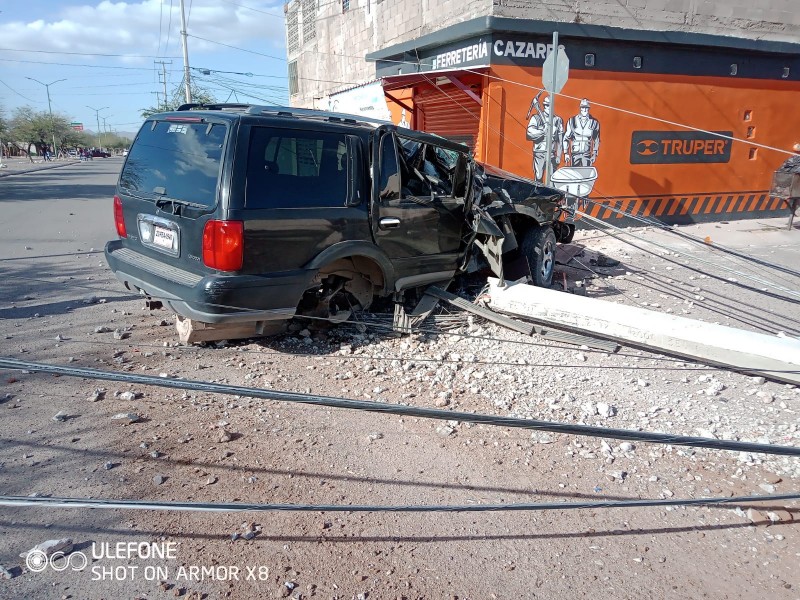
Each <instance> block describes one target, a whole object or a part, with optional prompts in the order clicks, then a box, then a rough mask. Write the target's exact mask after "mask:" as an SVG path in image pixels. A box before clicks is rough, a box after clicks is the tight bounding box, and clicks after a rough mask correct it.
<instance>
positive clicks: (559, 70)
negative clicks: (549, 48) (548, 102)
mask: <svg viewBox="0 0 800 600" xmlns="http://www.w3.org/2000/svg"><path fill="white" fill-rule="evenodd" d="M568 77H569V57H568V56H567V53H566V52H564V46H559V47H558V51H557V52H551V53H550V54H548V55H547V58H546V59H545V61H544V66H543V67H542V83H543V84H544V89H546V90H547V91H548V92H550V93H552V94H558V93H559V92H560V91H561V90H562V89H563V88H564V84H565V83H567V79H568Z"/></svg>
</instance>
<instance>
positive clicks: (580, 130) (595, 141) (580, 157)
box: [564, 98, 600, 167]
mask: <svg viewBox="0 0 800 600" xmlns="http://www.w3.org/2000/svg"><path fill="white" fill-rule="evenodd" d="M590 108H591V104H590V103H589V100H587V99H586V98H584V99H583V100H581V104H580V111H579V112H578V114H577V115H575V116H574V117H570V118H569V119H568V120H567V132H566V134H565V135H564V164H566V165H568V166H572V167H593V166H594V163H595V161H596V160H597V153H598V152H599V151H600V121H598V120H597V119H595V118H594V117H593V116H592V115H591V114H590V113H589V109H590Z"/></svg>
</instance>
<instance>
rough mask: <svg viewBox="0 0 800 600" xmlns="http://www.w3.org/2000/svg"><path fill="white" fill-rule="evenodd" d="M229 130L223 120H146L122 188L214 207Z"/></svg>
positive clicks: (135, 192)
mask: <svg viewBox="0 0 800 600" xmlns="http://www.w3.org/2000/svg"><path fill="white" fill-rule="evenodd" d="M226 133H227V127H226V126H225V125H224V124H220V123H185V122H176V121H148V122H146V123H145V124H144V125H143V126H142V129H141V131H139V135H137V136H136V141H135V142H134V143H133V146H131V150H130V153H129V154H128V160H127V161H126V162H125V168H124V169H123V171H122V174H121V175H120V180H119V183H120V188H121V189H122V190H124V191H126V192H129V193H132V194H140V195H142V196H146V197H160V196H166V197H168V198H173V199H175V200H183V201H185V202H191V203H192V204H200V205H203V206H214V204H216V198H217V181H218V179H219V172H220V157H221V155H222V145H223V144H224V142H225V134H226Z"/></svg>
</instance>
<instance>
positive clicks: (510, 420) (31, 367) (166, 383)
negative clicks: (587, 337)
mask: <svg viewBox="0 0 800 600" xmlns="http://www.w3.org/2000/svg"><path fill="white" fill-rule="evenodd" d="M0 367H5V368H7V369H15V370H25V371H38V372H42V373H52V374H54V375H66V376H68V377H87V378H90V379H101V380H106V381H118V382H122V383H135V384H140V385H153V386H156V387H167V388H173V389H180V390H190V391H196V392H211V393H217V394H226V395H230V396H249V397H252V398H261V399H265V400H277V401H279V402H292V403H299V404H313V405H317V406H326V407H329V408H346V409H351V410H363V411H368V412H378V413H384V414H390V415H400V416H404V417H420V418H423V419H436V420H440V421H463V422H468V423H482V424H485V425H494V426H499V427H517V428H522V429H533V430H536V431H548V432H550V433H563V434H569V435H584V436H589V437H600V438H609V439H616V440H626V441H632V442H647V443H654V444H671V445H675V446H692V447H695V448H708V449H711V450H728V451H731V452H755V453H763V454H771V455H776V456H793V457H800V448H797V447H794V446H779V445H777V444H757V443H753V442H737V441H730V440H717V439H714V438H700V437H691V436H683V435H673V434H668V433H648V432H643V431H633V430H629V429H613V428H605V427H595V426H591V425H570V424H566V423H557V422H554V421H540V420H536V419H521V418H516V417H498V416H495V415H484V414H479V413H469V412H461V411H449V410H440V409H435V408H422V407H412V406H404V405H396V404H389V403H386V402H367V401H364V400H349V399H346V398H337V397H333V396H317V395H312V394H299V393H296V392H282V391H278V390H261V389H256V388H249V387H243V386H234V385H223V384H219V383H207V382H204V381H195V380H190V379H186V380H178V379H167V378H163V377H152V376H148V375H132V374H130V373H114V372H111V371H100V370H98V369H88V368H75V367H64V366H59V365H49V364H45V363H34V362H25V361H21V360H16V359H13V358H0Z"/></svg>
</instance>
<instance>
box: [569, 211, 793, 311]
mask: <svg viewBox="0 0 800 600" xmlns="http://www.w3.org/2000/svg"><path fill="white" fill-rule="evenodd" d="M580 215H581V217H582V218H583V219H586V220H587V221H589V222H592V223H597V224H598V225H600V226H601V227H605V228H606V229H607V230H608V232H612V231H613V232H614V233H609V235H612V236H613V237H616V238H618V239H622V238H623V237H624V236H628V237H632V238H634V239H637V240H639V241H641V242H644V243H646V244H650V245H652V246H655V247H657V248H661V249H663V250H667V251H668V252H673V253H676V254H680V255H682V256H687V257H689V258H691V259H692V260H694V261H698V262H701V263H703V264H706V265H710V266H712V267H714V268H715V269H719V270H722V271H725V272H728V273H732V274H734V275H737V276H738V277H740V278H742V279H747V280H749V281H752V282H755V283H758V284H760V285H767V286H772V288H773V289H775V290H778V291H781V292H783V293H785V294H788V295H789V296H793V297H794V298H797V300H791V299H789V298H784V300H787V301H789V302H798V301H800V292H798V291H796V290H793V289H790V288H786V287H783V286H779V285H776V284H775V283H773V282H770V281H766V280H764V279H763V278H761V277H756V276H752V275H749V274H747V273H744V272H742V271H738V270H736V269H732V268H730V267H727V266H725V265H720V264H718V263H715V262H713V261H709V260H706V259H704V258H701V257H699V256H693V255H691V254H689V253H688V252H685V251H683V250H680V249H676V248H670V247H668V246H665V245H664V244H661V243H659V242H656V241H654V240H649V239H645V238H643V237H641V236H640V235H637V234H634V233H632V232H629V231H625V230H623V229H622V228H620V227H617V226H616V225H612V224H611V223H608V222H607V221H603V220H601V219H598V218H596V217H593V216H591V215H589V214H587V213H584V212H581V213H580ZM623 241H626V240H623ZM626 243H629V244H631V242H629V241H626ZM632 245H633V244H632ZM639 248H640V249H642V248H641V247H639ZM645 251H647V250H645ZM751 289H752V288H751ZM753 291H761V290H758V289H753Z"/></svg>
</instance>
